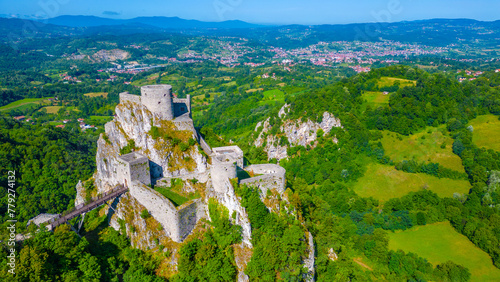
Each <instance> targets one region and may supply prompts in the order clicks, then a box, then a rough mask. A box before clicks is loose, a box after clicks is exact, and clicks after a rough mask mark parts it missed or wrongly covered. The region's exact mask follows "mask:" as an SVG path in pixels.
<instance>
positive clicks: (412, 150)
mask: <svg viewBox="0 0 500 282" xmlns="http://www.w3.org/2000/svg"><path fill="white" fill-rule="evenodd" d="M499 124H500V123H499ZM382 134H383V138H382V140H381V142H382V146H383V147H384V150H385V154H386V155H387V156H389V157H390V158H391V159H392V160H393V161H395V162H400V161H403V160H415V161H418V162H426V163H427V162H433V163H439V164H440V165H442V166H443V167H446V168H449V169H453V170H456V171H459V172H465V171H464V167H463V165H462V160H461V159H460V157H459V156H457V155H455V154H454V153H453V150H452V145H453V139H452V138H451V137H449V136H448V134H447V132H446V130H445V129H444V127H439V128H435V127H428V128H427V129H426V130H424V131H421V132H419V133H416V134H413V135H410V136H404V135H400V134H398V133H395V132H390V131H387V130H385V131H383V133H382ZM443 144H444V148H441V146H442V145H443Z"/></svg>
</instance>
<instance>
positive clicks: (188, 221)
mask: <svg viewBox="0 0 500 282" xmlns="http://www.w3.org/2000/svg"><path fill="white" fill-rule="evenodd" d="M202 205H203V203H202V202H201V199H195V200H191V201H189V202H187V203H185V204H184V205H182V206H180V207H178V209H177V212H178V222H179V236H180V240H181V241H184V239H186V237H187V236H189V234H191V231H193V229H194V227H195V226H196V223H198V220H200V218H202V217H205V215H204V213H203V211H204V209H203V208H202V207H201V206H202Z"/></svg>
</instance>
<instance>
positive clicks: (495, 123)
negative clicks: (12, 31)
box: [469, 115, 500, 152]
mask: <svg viewBox="0 0 500 282" xmlns="http://www.w3.org/2000/svg"><path fill="white" fill-rule="evenodd" d="M498 118H499V117H498V116H494V115H484V116H478V117H477V118H475V119H473V120H472V121H471V122H470V123H469V124H470V125H472V127H473V128H474V131H473V134H472V142H474V144H476V146H478V147H480V148H482V147H484V148H486V149H493V150H495V151H499V152H500V120H498Z"/></svg>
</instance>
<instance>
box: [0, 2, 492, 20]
mask: <svg viewBox="0 0 500 282" xmlns="http://www.w3.org/2000/svg"><path fill="white" fill-rule="evenodd" d="M498 11H500V1H494V0H482V1H468V0H467V1H465V0H459V1H453V0H444V1H439V2H437V1H431V0H420V1H414V0H406V1H405V0H356V1H351V2H348V3H346V2H343V1H325V0H312V1H309V2H307V3H306V2H304V1H299V0H291V1H284V0H275V1H272V2H266V1H263V0H254V1H243V0H210V1H206V0H187V1H183V2H182V3H181V2H174V1H158V0H151V1H146V2H145V3H137V2H136V1H132V0H123V1H118V0H111V1H106V2H103V1H98V0H87V1H86V2H85V4H84V5H82V2H81V1H74V0H42V1H39V0H22V1H16V2H14V1H10V2H2V3H0V14H2V15H3V16H6V17H13V16H14V15H17V16H18V17H20V18H53V17H58V16H64V15H73V16H77V15H81V16H97V17H102V18H109V19H130V18H135V17H153V16H159V17H161V16H163V17H179V18H182V19H188V20H190V19H192V20H199V21H210V22H219V21H226V20H241V21H245V22H248V23H254V24H274V25H280V24H304V25H317V24H349V23H370V22H399V21H414V20H428V19H438V18H446V19H474V20H479V21H495V20H499V19H500V18H499V16H498Z"/></svg>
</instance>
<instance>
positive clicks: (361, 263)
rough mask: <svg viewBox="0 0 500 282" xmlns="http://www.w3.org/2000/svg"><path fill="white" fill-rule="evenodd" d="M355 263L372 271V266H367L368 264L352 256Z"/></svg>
mask: <svg viewBox="0 0 500 282" xmlns="http://www.w3.org/2000/svg"><path fill="white" fill-rule="evenodd" d="M352 260H353V261H354V262H355V263H357V264H359V265H361V266H362V267H364V268H366V269H368V270H370V271H373V268H371V267H369V266H368V265H366V264H364V263H363V262H362V261H361V258H353V259H352Z"/></svg>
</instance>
